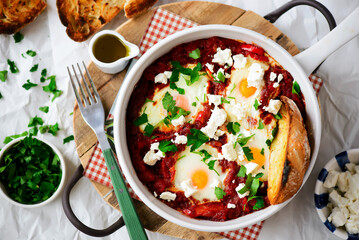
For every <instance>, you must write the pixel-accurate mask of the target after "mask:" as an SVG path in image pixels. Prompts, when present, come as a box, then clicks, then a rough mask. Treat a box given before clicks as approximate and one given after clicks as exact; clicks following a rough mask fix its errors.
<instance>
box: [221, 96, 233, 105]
mask: <svg viewBox="0 0 359 240" xmlns="http://www.w3.org/2000/svg"><path fill="white" fill-rule="evenodd" d="M223 103H227V104H229V103H231V102H230V101H228V100H227V99H225V98H224V97H221V104H223Z"/></svg>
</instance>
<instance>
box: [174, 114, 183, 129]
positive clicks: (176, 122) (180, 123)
mask: <svg viewBox="0 0 359 240" xmlns="http://www.w3.org/2000/svg"><path fill="white" fill-rule="evenodd" d="M185 122H186V118H185V117H184V116H183V115H181V116H180V117H179V118H176V119H173V120H172V121H171V123H172V125H173V126H175V127H177V126H180V125H183V124H184V123H185Z"/></svg>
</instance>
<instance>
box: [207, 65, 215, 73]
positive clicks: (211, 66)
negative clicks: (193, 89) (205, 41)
mask: <svg viewBox="0 0 359 240" xmlns="http://www.w3.org/2000/svg"><path fill="white" fill-rule="evenodd" d="M205 66H206V67H207V69H208V70H209V71H210V72H212V73H213V72H214V70H213V68H214V66H213V64H210V63H206V64H205Z"/></svg>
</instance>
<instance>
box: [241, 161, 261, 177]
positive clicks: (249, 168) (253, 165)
mask: <svg viewBox="0 0 359 240" xmlns="http://www.w3.org/2000/svg"><path fill="white" fill-rule="evenodd" d="M244 166H245V167H246V169H247V175H248V174H250V173H252V172H253V171H254V170H255V169H256V168H257V167H258V164H257V163H254V162H249V163H247V164H244Z"/></svg>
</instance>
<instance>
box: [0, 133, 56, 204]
mask: <svg viewBox="0 0 359 240" xmlns="http://www.w3.org/2000/svg"><path fill="white" fill-rule="evenodd" d="M3 159H4V161H3V163H2V165H1V166H0V173H1V174H0V180H1V182H2V183H3V185H4V187H5V189H6V192H7V193H8V195H9V196H10V198H11V199H13V200H15V201H16V202H20V203H24V204H34V203H39V202H42V201H45V200H47V199H48V198H50V197H51V196H52V195H53V193H54V192H55V191H56V190H57V188H58V186H59V184H60V181H61V177H62V170H61V166H60V158H59V156H58V155H56V153H55V152H54V151H53V150H52V148H51V147H50V146H48V145H47V144H45V143H43V142H41V141H39V140H37V139H35V138H32V137H31V136H30V137H26V138H24V139H23V140H21V141H20V142H18V143H16V144H15V145H14V146H13V147H11V148H10V149H9V150H8V151H7V152H6V153H5V155H4V157H3Z"/></svg>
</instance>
